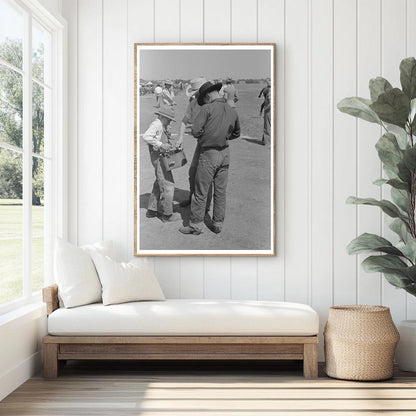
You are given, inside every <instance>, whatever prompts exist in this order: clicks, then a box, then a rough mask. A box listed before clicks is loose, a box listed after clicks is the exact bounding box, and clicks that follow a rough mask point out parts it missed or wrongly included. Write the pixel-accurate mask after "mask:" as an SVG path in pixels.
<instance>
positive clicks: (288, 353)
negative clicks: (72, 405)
mask: <svg viewBox="0 0 416 416" xmlns="http://www.w3.org/2000/svg"><path fill="white" fill-rule="evenodd" d="M43 301H44V302H45V303H46V305H47V314H48V315H49V314H51V313H52V312H53V311H54V310H56V309H59V300H58V287H57V286H56V285H53V286H48V287H46V288H44V289H43ZM43 347H44V356H43V363H44V367H43V368H44V371H43V376H44V377H45V378H48V379H50V378H57V377H58V374H59V368H60V367H61V366H62V365H64V364H65V361H66V360H105V359H106V360H303V375H304V377H305V378H316V377H318V336H317V335H313V336H252V337H251V336H217V337H216V336H166V337H164V336H55V335H46V336H45V337H44V338H43Z"/></svg>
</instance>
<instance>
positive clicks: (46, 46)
mask: <svg viewBox="0 0 416 416" xmlns="http://www.w3.org/2000/svg"><path fill="white" fill-rule="evenodd" d="M32 22H33V24H32V74H33V78H36V79H37V80H38V81H42V82H44V83H45V84H47V85H50V81H51V79H50V59H49V57H50V50H51V35H50V33H49V32H47V31H46V30H45V29H43V28H42V26H41V25H39V23H37V22H36V21H35V20H33V21H32Z"/></svg>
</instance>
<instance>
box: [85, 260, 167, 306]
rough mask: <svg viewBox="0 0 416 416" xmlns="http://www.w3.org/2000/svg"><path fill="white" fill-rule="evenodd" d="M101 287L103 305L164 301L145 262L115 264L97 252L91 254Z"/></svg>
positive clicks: (155, 280)
mask: <svg viewBox="0 0 416 416" xmlns="http://www.w3.org/2000/svg"><path fill="white" fill-rule="evenodd" d="M91 257H92V259H93V261H94V264H95V267H96V269H97V272H98V277H99V279H100V281H101V286H102V297H103V304H104V305H112V304H115V303H125V302H134V301H139V300H165V296H164V294H163V292H162V289H161V288H160V286H159V282H158V281H157V279H156V276H155V275H154V273H153V271H152V270H151V269H150V267H149V265H148V264H147V262H142V264H141V265H134V264H132V263H117V262H116V261H114V260H112V259H111V258H110V257H108V256H103V255H102V254H100V253H98V252H94V253H91Z"/></svg>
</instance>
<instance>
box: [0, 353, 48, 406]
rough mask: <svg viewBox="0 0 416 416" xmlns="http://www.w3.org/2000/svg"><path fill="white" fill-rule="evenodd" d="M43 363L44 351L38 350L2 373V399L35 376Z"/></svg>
mask: <svg viewBox="0 0 416 416" xmlns="http://www.w3.org/2000/svg"><path fill="white" fill-rule="evenodd" d="M41 365H42V353H41V351H38V352H36V353H34V354H32V355H31V356H30V357H28V358H26V360H24V361H22V362H21V363H19V364H17V365H16V366H14V367H13V368H12V369H10V370H8V371H5V372H3V373H2V374H0V401H1V400H3V399H4V398H5V397H7V396H8V395H9V394H10V393H11V392H13V391H14V390H16V389H17V388H18V387H19V386H20V385H21V384H23V383H24V382H25V381H26V380H28V379H29V378H30V377H32V376H34V375H35V373H36V372H37V371H39V370H40V368H41Z"/></svg>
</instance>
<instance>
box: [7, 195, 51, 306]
mask: <svg viewBox="0 0 416 416" xmlns="http://www.w3.org/2000/svg"><path fill="white" fill-rule="evenodd" d="M43 223H44V220H43V206H33V207H32V285H33V287H32V289H33V291H37V290H39V289H41V288H42V286H43V241H44V240H43ZM22 280H23V205H22V200H21V199H0V305H1V304H4V303H6V302H9V301H12V300H15V299H18V298H19V297H21V296H22V295H23V284H22Z"/></svg>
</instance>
